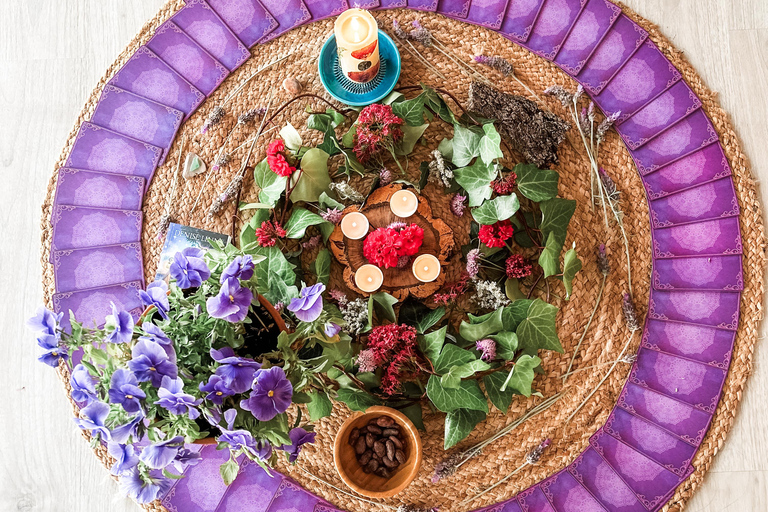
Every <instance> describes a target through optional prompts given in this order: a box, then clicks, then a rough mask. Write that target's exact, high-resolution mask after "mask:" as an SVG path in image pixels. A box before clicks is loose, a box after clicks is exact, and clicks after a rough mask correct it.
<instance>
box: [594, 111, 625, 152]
mask: <svg viewBox="0 0 768 512" xmlns="http://www.w3.org/2000/svg"><path fill="white" fill-rule="evenodd" d="M619 117H621V111H620V110H619V111H618V112H614V113H613V114H611V115H610V116H608V117H606V118H605V119H603V121H602V122H601V123H600V124H599V125H597V130H596V132H595V139H596V140H597V143H598V144H600V143H601V142H603V141H604V140H605V134H606V133H607V132H608V130H610V129H611V127H612V126H613V123H615V122H616V120H617V119H619Z"/></svg>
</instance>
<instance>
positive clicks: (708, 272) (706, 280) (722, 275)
mask: <svg viewBox="0 0 768 512" xmlns="http://www.w3.org/2000/svg"><path fill="white" fill-rule="evenodd" d="M653 287H654V288H655V289H657V290H714V291H729V290H731V291H732V290H743V289H744V277H743V273H742V264H741V256H739V255H737V256H704V257H699V258H675V259H669V260H656V261H655V262H654V264H653Z"/></svg>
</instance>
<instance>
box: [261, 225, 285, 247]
mask: <svg viewBox="0 0 768 512" xmlns="http://www.w3.org/2000/svg"><path fill="white" fill-rule="evenodd" d="M254 232H255V234H256V238H257V239H258V242H259V245H260V246H262V247H272V246H273V245H275V243H276V242H277V239H278V238H285V235H286V232H285V230H284V229H283V227H282V226H281V225H280V224H278V223H277V222H271V221H268V220H265V221H264V222H262V223H261V227H260V228H258V229H255V230H254Z"/></svg>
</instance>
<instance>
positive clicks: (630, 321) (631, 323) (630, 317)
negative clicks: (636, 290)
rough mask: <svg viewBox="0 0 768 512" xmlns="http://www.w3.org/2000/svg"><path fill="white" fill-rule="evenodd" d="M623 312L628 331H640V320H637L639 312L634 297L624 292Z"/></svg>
mask: <svg viewBox="0 0 768 512" xmlns="http://www.w3.org/2000/svg"><path fill="white" fill-rule="evenodd" d="M621 311H622V312H623V313H624V321H625V322H626V323H627V329H629V330H630V331H631V332H635V331H639V330H640V320H638V318H637V310H636V309H635V304H634V303H633V302H632V297H631V296H630V295H629V294H628V293H627V292H624V297H623V299H622V301H621Z"/></svg>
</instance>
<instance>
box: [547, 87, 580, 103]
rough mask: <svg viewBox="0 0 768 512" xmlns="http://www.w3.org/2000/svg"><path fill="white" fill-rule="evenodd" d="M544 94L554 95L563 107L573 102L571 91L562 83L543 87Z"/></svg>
mask: <svg viewBox="0 0 768 512" xmlns="http://www.w3.org/2000/svg"><path fill="white" fill-rule="evenodd" d="M544 94H546V95H547V96H554V97H555V98H557V99H558V100H559V101H560V103H562V105H563V106H564V107H565V108H569V107H570V106H571V105H572V104H573V93H570V92H568V91H567V90H566V89H565V87H563V86H562V85H550V86H549V87H547V88H546V89H544Z"/></svg>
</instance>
